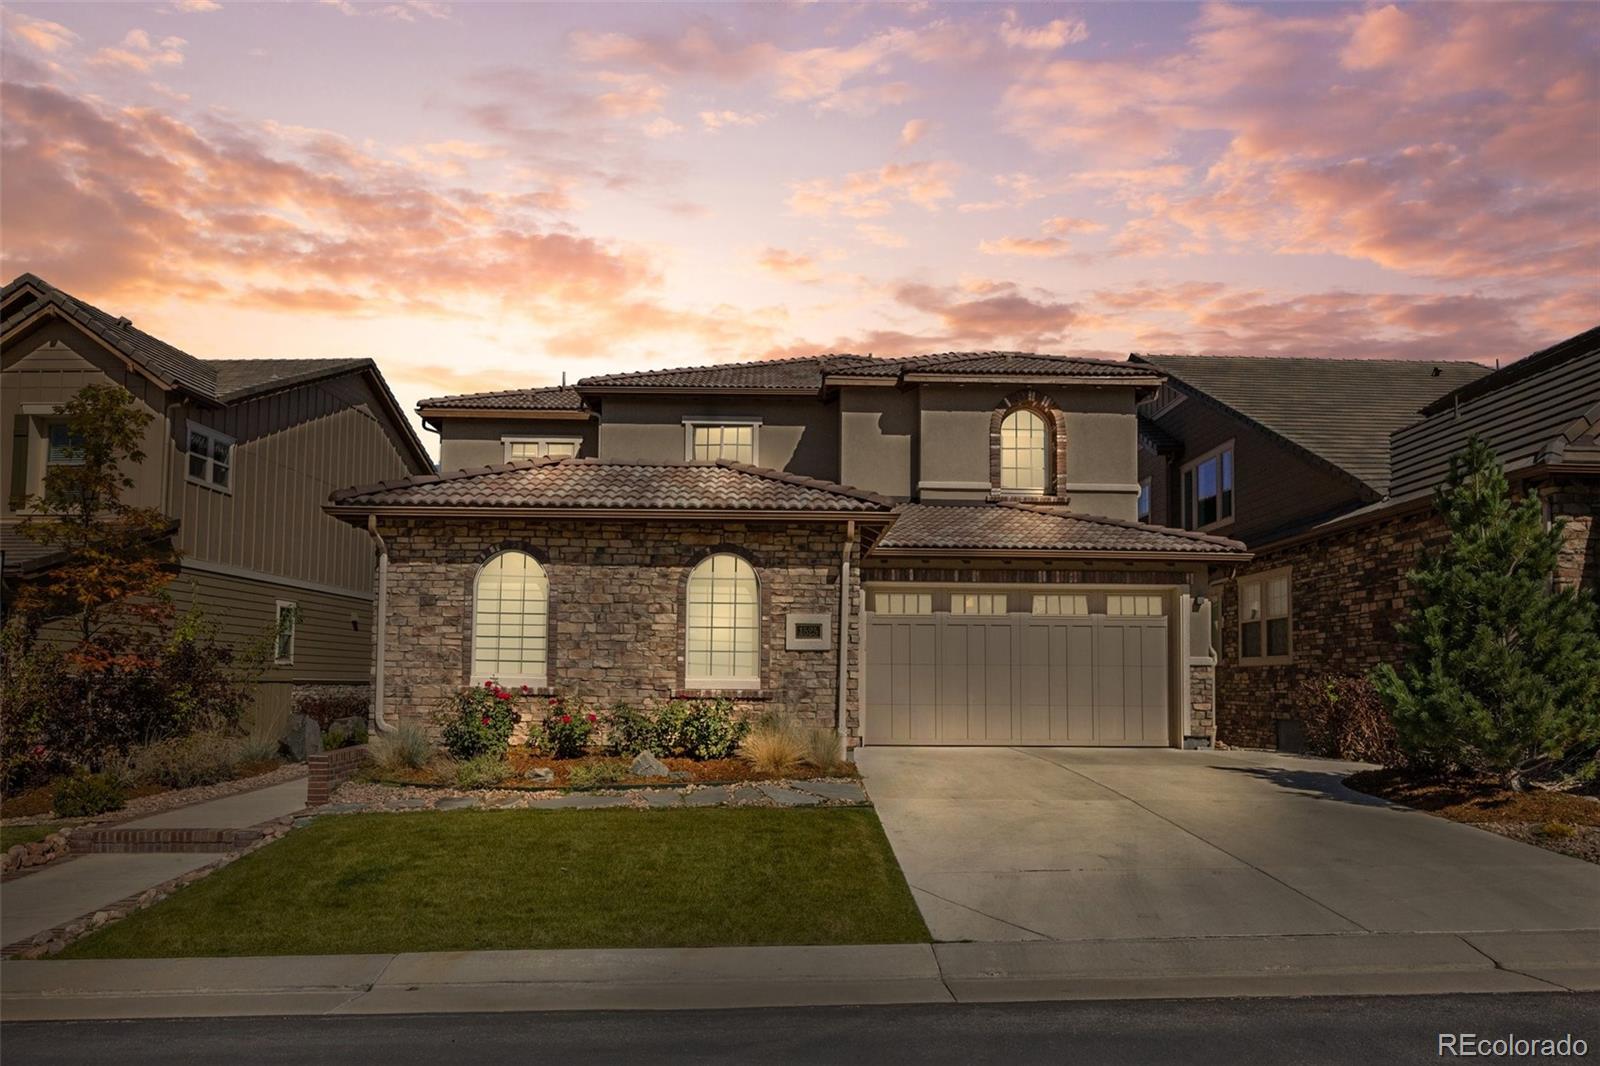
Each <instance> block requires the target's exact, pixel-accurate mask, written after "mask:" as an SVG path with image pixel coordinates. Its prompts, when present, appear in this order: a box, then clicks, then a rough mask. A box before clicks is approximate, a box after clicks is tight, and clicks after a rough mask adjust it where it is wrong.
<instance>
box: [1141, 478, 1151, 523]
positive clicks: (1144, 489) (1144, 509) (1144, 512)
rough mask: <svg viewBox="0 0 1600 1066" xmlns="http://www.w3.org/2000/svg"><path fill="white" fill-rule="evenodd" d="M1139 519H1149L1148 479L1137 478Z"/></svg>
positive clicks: (1144, 520)
mask: <svg viewBox="0 0 1600 1066" xmlns="http://www.w3.org/2000/svg"><path fill="white" fill-rule="evenodd" d="M1139 521H1141V522H1148V521H1150V479H1149V478H1147V477H1142V478H1140V479H1139Z"/></svg>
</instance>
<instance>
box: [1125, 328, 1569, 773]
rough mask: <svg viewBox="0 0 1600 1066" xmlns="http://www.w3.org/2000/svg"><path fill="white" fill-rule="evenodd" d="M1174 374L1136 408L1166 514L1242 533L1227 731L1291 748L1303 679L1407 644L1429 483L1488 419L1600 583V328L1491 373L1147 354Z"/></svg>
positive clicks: (1157, 507)
mask: <svg viewBox="0 0 1600 1066" xmlns="http://www.w3.org/2000/svg"><path fill="white" fill-rule="evenodd" d="M1131 362H1132V363H1133V364H1134V365H1138V366H1144V367H1147V368H1149V369H1151V370H1157V371H1160V372H1161V373H1163V374H1165V375H1166V376H1167V382H1166V384H1165V385H1163V386H1162V387H1161V388H1160V389H1158V390H1157V391H1156V392H1154V393H1153V394H1151V395H1150V396H1149V397H1148V398H1147V399H1145V400H1144V401H1142V402H1141V404H1140V407H1139V412H1140V417H1141V434H1140V443H1141V454H1140V477H1141V484H1142V485H1143V486H1144V487H1145V489H1146V495H1145V498H1147V499H1148V500H1149V504H1148V515H1149V517H1150V519H1151V520H1152V521H1154V522H1158V523H1167V524H1170V525H1175V526H1181V527H1183V528H1186V529H1193V530H1200V531H1205V532H1211V533H1219V534H1223V535H1226V536H1229V537H1233V538H1235V539H1237V540H1240V541H1243V542H1244V543H1245V544H1246V545H1248V547H1249V548H1250V550H1251V552H1252V553H1253V554H1254V556H1255V557H1254V559H1252V560H1251V561H1250V562H1249V563H1248V564H1245V565H1242V566H1240V567H1238V568H1237V569H1229V570H1225V571H1217V574H1218V581H1217V583H1216V585H1215V586H1214V588H1213V592H1212V599H1213V601H1214V603H1215V604H1217V605H1218V606H1219V608H1220V609H1219V610H1218V611H1217V612H1216V613H1215V615H1214V617H1215V619H1216V632H1215V635H1214V637H1213V644H1214V646H1215V647H1216V649H1217V651H1218V658H1219V665H1218V668H1217V690H1218V692H1217V698H1218V706H1219V708H1220V711H1219V721H1218V735H1219V738H1220V739H1221V740H1223V741H1225V742H1228V743H1233V744H1240V745H1248V746H1260V747H1272V746H1281V747H1284V748H1289V749H1294V748H1297V747H1298V745H1299V743H1300V735H1301V731H1300V728H1299V723H1298V715H1297V711H1296V706H1297V700H1298V695H1297V693H1298V690H1299V688H1300V686H1301V685H1302V684H1304V683H1306V682H1308V681H1315V680H1316V679H1318V678H1320V677H1323V676H1326V675H1341V676H1360V675H1365V674H1366V673H1367V672H1368V671H1370V670H1371V668H1372V667H1373V666H1375V665H1377V664H1378V663H1380V662H1384V661H1390V662H1393V661H1395V660H1396V659H1397V658H1398V657H1399V656H1400V654H1401V651H1402V649H1401V648H1400V647H1399V645H1398V641H1397V638H1396V625H1397V623H1398V622H1399V621H1400V620H1401V619H1402V618H1403V617H1404V615H1405V611H1406V608H1407V600H1408V597H1409V595H1410V586H1409V582H1408V581H1407V578H1406V575H1407V573H1408V572H1409V571H1410V570H1411V569H1412V568H1413V567H1414V566H1415V565H1416V561H1417V556H1418V552H1419V551H1420V550H1422V549H1423V548H1425V547H1428V546H1430V545H1435V544H1438V543H1440V542H1441V541H1442V539H1443V537H1444V534H1445V530H1444V527H1443V523H1442V522H1441V521H1440V520H1439V518H1438V516H1437V515H1436V514H1435V513H1434V509H1433V501H1432V494H1433V490H1434V489H1435V487H1437V485H1438V484H1439V483H1440V482H1441V481H1442V480H1443V478H1444V477H1445V475H1446V473H1447V472H1448V461H1449V457H1450V456H1451V455H1452V454H1453V453H1455V452H1457V451H1459V450H1460V449H1461V448H1462V447H1463V446H1464V445H1465V444H1466V442H1467V440H1468V438H1469V437H1470V436H1472V435H1477V436H1479V437H1482V438H1483V439H1484V440H1486V441H1487V442H1488V443H1489V444H1490V445H1491V446H1492V447H1493V448H1494V449H1495V451H1496V453H1497V454H1498V455H1499V457H1500V460H1501V462H1502V464H1503V465H1504V467H1505V469H1506V473H1507V476H1508V478H1509V480H1510V481H1511V485H1512V489H1513V491H1514V492H1516V493H1518V494H1532V495H1536V496H1538V497H1539V498H1540V499H1541V500H1542V501H1543V504H1544V508H1545V513H1546V515H1547V516H1548V517H1549V518H1550V519H1554V518H1556V517H1564V518H1565V519H1566V520H1567V544H1568V549H1567V551H1566V553H1565V555H1564V558H1563V562H1562V573H1561V579H1562V580H1563V581H1565V582H1569V583H1572V584H1578V583H1580V582H1581V583H1585V584H1587V585H1589V586H1590V587H1591V588H1592V587H1594V586H1595V584H1596V578H1597V567H1600V543H1597V541H1596V532H1597V531H1596V528H1595V523H1594V515H1595V513H1596V511H1597V510H1600V447H1597V445H1596V443H1595V430H1596V425H1597V422H1600V328H1596V329H1591V330H1588V331H1587V332H1584V333H1581V334H1579V335H1577V336H1575V337H1571V338H1569V339H1567V340H1565V341H1562V342H1561V343H1559V344H1556V345H1553V346H1552V347H1550V348H1547V349H1545V350H1543V351H1540V352H1536V353H1534V354H1533V355H1530V356H1527V357H1526V358H1523V359H1519V360H1517V361H1515V362H1512V363H1509V364H1508V365H1506V366H1504V367H1502V368H1500V369H1499V370H1495V371H1491V370H1490V368H1488V367H1484V366H1479V365H1477V364H1474V363H1465V362H1440V363H1433V362H1426V361H1415V360H1408V361H1396V360H1378V359H1285V358H1248V357H1222V356H1160V355H1146V356H1134V357H1133V359H1132V360H1131Z"/></svg>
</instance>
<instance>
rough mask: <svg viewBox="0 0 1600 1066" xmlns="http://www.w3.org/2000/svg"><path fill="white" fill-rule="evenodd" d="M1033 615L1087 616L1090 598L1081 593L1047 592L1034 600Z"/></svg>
mask: <svg viewBox="0 0 1600 1066" xmlns="http://www.w3.org/2000/svg"><path fill="white" fill-rule="evenodd" d="M1033 613H1034V614H1057V615H1074V616H1081V615H1087V614H1088V613H1089V597H1088V596H1085V595H1084V594H1083V593H1081V592H1046V593H1043V594H1041V595H1037V596H1035V597H1034V598H1033Z"/></svg>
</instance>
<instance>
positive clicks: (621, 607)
mask: <svg viewBox="0 0 1600 1066" xmlns="http://www.w3.org/2000/svg"><path fill="white" fill-rule="evenodd" d="M382 533H383V536H384V538H385V539H386V541H387V542H388V545H389V617H388V633H387V639H386V653H385V689H386V701H387V706H386V709H385V713H386V716H387V717H389V718H390V720H391V721H393V720H400V721H418V722H423V723H426V722H427V721H428V720H429V718H430V716H431V714H432V711H433V709H434V707H435V705H436V704H437V702H438V700H439V699H440V698H441V697H443V696H445V695H448V694H449V693H451V692H453V691H455V690H456V689H458V688H460V687H461V686H463V685H466V684H470V683H471V681H472V677H471V656H472V588H473V581H474V578H475V576H476V573H477V570H478V567H479V566H480V565H481V563H482V562H483V561H484V560H486V559H487V558H489V557H490V556H491V555H493V554H494V553H495V552H497V551H500V550H503V549H506V548H519V549H521V550H525V551H528V552H530V553H531V554H533V555H534V556H535V557H536V558H538V559H539V560H540V562H541V565H543V567H544V569H545V574H546V577H547V579H548V581H549V588H550V604H549V652H548V685H549V688H550V689H552V690H556V691H562V692H567V693H572V694H575V695H580V696H583V697H585V698H587V699H590V700H592V701H594V702H595V703H596V704H598V705H600V706H601V707H609V706H611V705H612V704H613V703H616V702H619V701H625V702H628V703H631V704H635V705H641V704H654V703H659V702H661V701H664V700H667V699H670V698H672V696H673V695H674V694H675V693H678V692H680V691H682V690H683V680H684V679H683V645H684V639H683V615H684V609H683V601H684V588H685V584H686V582H687V579H688V573H689V570H690V569H691V568H692V567H693V566H694V564H695V563H697V562H699V561H700V560H701V559H703V558H704V557H705V556H707V555H709V554H711V553H712V552H713V551H717V550H732V551H735V552H738V553H741V554H743V555H744V556H745V557H746V558H747V559H748V560H749V561H750V562H751V563H752V565H753V566H754V568H755V571H756V576H757V579H758V580H759V582H760V587H761V685H762V688H761V689H760V690H759V691H758V692H756V693H744V694H741V695H740V696H739V697H738V702H739V703H740V704H741V705H742V706H744V707H746V708H755V709H774V710H780V711H783V712H786V713H789V714H792V715H794V716H795V717H796V718H798V719H800V720H802V721H805V722H808V723H811V724H815V725H819V726H832V725H834V724H835V723H836V722H837V703H836V691H837V676H838V673H837V672H838V654H839V649H840V647H841V646H843V647H845V648H848V649H853V648H855V647H856V646H857V645H858V641H859V636H858V626H859V622H858V620H857V619H856V617H855V615H854V612H852V619H851V626H850V631H849V633H848V634H847V639H846V640H845V641H844V642H842V644H841V641H840V640H839V639H838V637H837V634H835V635H834V637H833V639H832V641H831V647H830V649H829V650H826V651H790V650H787V649H786V648H785V647H784V644H785V616H786V615H787V614H788V613H789V612H791V611H801V612H821V613H826V614H827V615H828V617H829V618H830V620H832V624H830V631H831V630H835V629H837V624H836V622H837V618H838V612H839V568H840V561H841V553H842V548H843V545H844V537H845V531H844V527H843V525H841V524H837V523H795V524H773V523H754V522H752V523H741V522H727V523H721V522H693V521H658V522H640V521H615V520H595V521H537V520H518V519H498V520H483V521H477V520H461V519H392V520H388V521H385V522H383V523H382ZM857 550H858V552H859V548H858V549H857ZM855 564H856V565H853V566H852V578H851V584H852V588H856V587H859V577H858V576H857V575H859V573H860V570H859V560H856V561H855ZM852 598H853V593H852ZM857 660H858V657H857V656H856V655H855V654H854V653H853V652H852V653H851V654H850V657H849V662H848V668H849V674H848V697H849V705H850V708H851V718H850V729H851V733H852V735H854V734H855V733H856V731H857V729H858V723H857V720H856V713H857V712H856V708H857V701H856V686H857V672H858V670H859V662H858V661H857Z"/></svg>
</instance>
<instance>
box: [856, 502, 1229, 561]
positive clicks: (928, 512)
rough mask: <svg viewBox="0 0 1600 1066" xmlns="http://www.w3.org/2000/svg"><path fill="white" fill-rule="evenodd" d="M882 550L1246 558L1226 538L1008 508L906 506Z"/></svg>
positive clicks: (1014, 505) (1004, 505) (1027, 507)
mask: <svg viewBox="0 0 1600 1066" xmlns="http://www.w3.org/2000/svg"><path fill="white" fill-rule="evenodd" d="M882 549H890V550H894V551H913V550H931V551H948V550H963V549H965V550H986V549H987V550H1007V549H1008V550H1014V551H1051V552H1087V553H1094V552H1140V553H1151V554H1162V555H1185V554H1188V555H1195V554H1200V555H1218V554H1225V555H1240V556H1246V555H1247V554H1248V553H1247V552H1246V549H1245V546H1244V545H1243V544H1241V543H1239V542H1238V541H1236V540H1229V539H1227V538H1226V537H1215V536H1210V535H1208V534H1204V533H1190V532H1186V531H1184V530H1180V529H1167V528H1165V527H1163V526H1152V525H1147V524H1144V523H1140V522H1123V521H1119V520H1117V519H1115V518H1101V517H1098V516H1095V515H1085V514H1075V513H1072V512H1068V511H1061V510H1056V509H1053V508H1048V507H1043V506H1040V505H1037V504H1027V503H1012V502H998V503H950V504H937V503H911V504H905V505H904V506H902V507H901V508H900V511H899V516H898V517H897V518H896V519H895V523H894V525H892V526H890V527H889V531H888V532H887V533H885V534H884V535H883V536H882V537H881V538H879V540H878V542H877V544H876V545H874V546H873V551H879V550H882Z"/></svg>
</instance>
